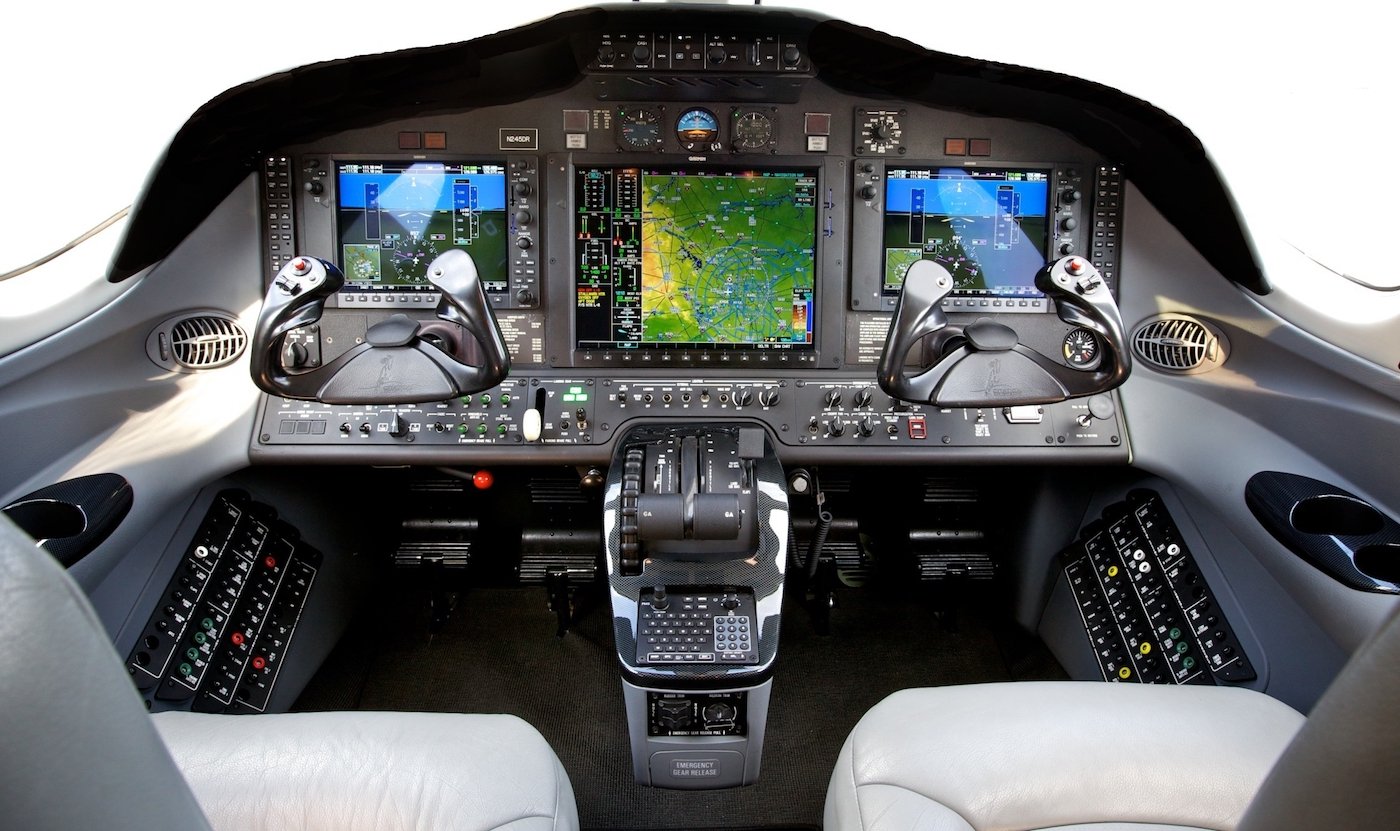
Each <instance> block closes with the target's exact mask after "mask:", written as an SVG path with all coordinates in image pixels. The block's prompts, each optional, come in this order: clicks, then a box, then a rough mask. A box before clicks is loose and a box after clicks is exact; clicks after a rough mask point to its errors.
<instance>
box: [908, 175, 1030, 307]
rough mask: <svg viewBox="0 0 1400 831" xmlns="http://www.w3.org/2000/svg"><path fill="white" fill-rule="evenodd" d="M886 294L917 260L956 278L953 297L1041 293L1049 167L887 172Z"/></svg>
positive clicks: (1013, 295)
mask: <svg viewBox="0 0 1400 831" xmlns="http://www.w3.org/2000/svg"><path fill="white" fill-rule="evenodd" d="M885 180H886V181H885V227H884V252H885V282H884V293H885V294H886V295H893V294H898V293H899V289H900V286H901V285H902V284H903V283H904V274H905V272H906V271H908V270H909V266H911V265H913V264H914V263H915V262H916V261H918V260H921V259H923V260H933V261H934V262H936V263H938V264H939V265H941V266H943V267H944V268H946V269H948V273H949V274H951V275H952V276H953V286H954V288H953V294H954V295H963V296H973V297H979V296H980V297H1017V298H1027V297H1043V296H1044V295H1042V294H1041V292H1039V291H1037V290H1036V288H1035V275H1036V272H1038V271H1039V270H1040V269H1041V268H1043V267H1044V266H1045V256H1046V245H1047V238H1048V235H1049V223H1048V217H1047V213H1048V210H1049V205H1050V174H1049V171H1048V170H1017V169H992V168H961V167H932V168H930V167H902V168H901V167H892V168H888V169H886V171H885Z"/></svg>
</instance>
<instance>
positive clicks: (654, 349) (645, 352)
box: [550, 156, 840, 365]
mask: <svg viewBox="0 0 1400 831" xmlns="http://www.w3.org/2000/svg"><path fill="white" fill-rule="evenodd" d="M570 162H571V163H570V164H569V165H567V167H557V166H556V165H553V164H551V166H550V167H551V172H552V173H553V172H555V171H556V170H557V171H558V172H559V173H560V174H562V175H561V176H560V177H559V178H558V181H557V183H556V184H552V185H551V187H557V186H563V187H565V188H567V193H568V200H567V202H568V207H567V211H568V216H567V220H566V223H567V228H566V229H563V230H565V231H566V233H567V234H568V240H569V242H568V246H569V247H568V251H569V254H570V265H569V268H568V278H569V279H568V284H567V286H565V287H564V288H565V289H566V292H567V294H566V297H567V302H568V309H569V320H570V330H569V347H570V351H571V354H573V355H574V361H573V363H574V365H588V364H624V365H626V364H632V365H635V364H663V365H664V364H674V363H682V364H689V363H700V364H740V365H743V364H749V363H759V364H767V363H778V364H815V363H816V361H817V355H818V353H819V351H820V349H821V343H822V339H823V337H824V336H825V333H824V330H829V329H830V328H831V326H832V324H831V322H830V321H828V320H826V319H825V318H827V317H829V316H830V314H829V312H830V310H831V309H832V308H835V309H837V310H838V311H839V307H840V303H839V302H836V300H835V299H833V298H830V297H828V296H826V294H825V292H824V290H823V289H824V285H823V284H824V278H823V274H824V273H825V272H826V271H827V270H828V269H829V268H830V264H829V263H828V262H827V255H826V248H827V246H826V233H825V232H824V228H830V223H831V218H830V217H831V210H832V208H833V207H834V205H833V201H832V200H831V198H830V194H829V192H828V190H827V187H828V185H827V184H826V183H827V181H828V179H829V177H827V175H826V170H825V167H826V166H825V163H824V160H812V159H769V160H764V161H763V163H762V164H756V163H754V160H744V161H734V160H725V161H720V162H713V163H710V162H707V161H706V160H697V159H696V157H689V158H686V159H683V158H678V157H674V156H671V157H666V156H648V157H644V158H630V159H628V160H627V161H626V162H620V161H619V160H618V159H617V158H616V157H607V156H602V157H598V156H579V157H571V158H570ZM589 169H608V170H629V169H643V170H659V171H663V172H677V173H696V174H702V175H732V174H736V173H746V172H755V173H760V174H762V173H769V174H798V175H807V176H811V177H813V179H814V182H815V187H814V191H813V196H814V204H813V228H812V232H813V254H812V265H811V268H812V291H811V300H810V310H809V312H808V322H809V326H810V331H811V338H810V340H809V341H808V342H806V343H801V342H781V343H714V344H697V343H693V342H690V343H683V344H666V343H644V342H638V343H636V344H634V345H628V346H626V347H618V346H616V345H615V343H616V342H603V343H598V342H587V341H581V339H580V332H579V306H578V296H577V292H578V289H579V287H580V275H579V268H580V265H579V255H578V249H577V248H576V243H577V239H576V228H577V226H576V224H575V223H576V221H577V218H578V216H579V213H580V211H581V209H582V197H581V195H580V194H579V193H578V188H577V187H576V183H577V181H578V179H577V177H578V176H579V175H580V174H581V173H582V172H583V171H585V170H589ZM838 267H839V266H838ZM554 296H555V297H559V296H560V294H559V293H556V294H554Z"/></svg>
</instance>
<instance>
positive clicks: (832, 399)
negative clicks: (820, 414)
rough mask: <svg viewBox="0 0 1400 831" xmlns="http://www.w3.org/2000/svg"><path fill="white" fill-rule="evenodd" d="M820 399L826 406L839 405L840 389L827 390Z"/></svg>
mask: <svg viewBox="0 0 1400 831" xmlns="http://www.w3.org/2000/svg"><path fill="white" fill-rule="evenodd" d="M822 401H824V402H825V403H826V406H828V407H839V406H841V391H840V390H827V391H826V395H824V396H822Z"/></svg>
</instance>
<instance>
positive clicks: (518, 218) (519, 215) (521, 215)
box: [515, 208, 535, 225]
mask: <svg viewBox="0 0 1400 831" xmlns="http://www.w3.org/2000/svg"><path fill="white" fill-rule="evenodd" d="M534 218H535V215H534V214H532V213H530V212H529V211H527V210H525V209H524V208H521V209H520V210H518V211H516V212H515V224H516V225H529V224H530V220H532V219H534Z"/></svg>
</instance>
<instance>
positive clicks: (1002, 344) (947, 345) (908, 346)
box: [878, 257, 1132, 407]
mask: <svg viewBox="0 0 1400 831" xmlns="http://www.w3.org/2000/svg"><path fill="white" fill-rule="evenodd" d="M1035 285H1036V288H1038V289H1040V290H1041V291H1043V292H1045V294H1046V296H1047V297H1049V298H1050V299H1051V300H1053V301H1054V302H1055V308H1056V313H1057V314H1058V315H1059V317H1060V319H1061V320H1063V321H1064V322H1066V323H1069V324H1071V325H1073V326H1082V327H1084V328H1086V329H1089V330H1091V331H1092V332H1094V333H1095V334H1096V335H1097V336H1098V337H1099V338H1101V339H1102V340H1103V343H1104V350H1103V351H1104V355H1103V360H1102V361H1101V362H1100V363H1099V364H1098V365H1097V367H1096V368H1095V369H1094V370H1093V371H1085V370H1082V369H1075V368H1072V367H1069V366H1066V365H1064V364H1061V363H1059V362H1058V361H1056V360H1053V359H1051V358H1048V357H1046V356H1044V355H1042V354H1040V353H1039V352H1037V351H1035V350H1034V349H1031V348H1029V347H1027V346H1025V345H1023V344H1022V343H1020V340H1019V337H1018V336H1017V334H1016V331H1015V330H1014V329H1012V328H1011V327H1010V326H1006V325H1004V324H1002V323H998V322H996V321H993V320H988V319H983V320H979V321H977V322H975V323H972V324H969V325H967V326H963V327H958V326H950V325H949V323H948V317H947V315H946V314H944V312H943V308H942V303H943V299H944V298H945V297H947V296H948V294H949V293H951V292H952V290H953V278H952V277H951V276H950V275H949V274H948V272H947V271H946V270H945V269H944V268H943V267H942V266H940V265H938V264H937V263H935V262H933V261H931V260H919V261H918V262H915V263H914V264H913V265H912V266H910V267H909V271H908V272H907V273H906V274H905V277H904V289H903V292H902V293H901V294H900V298H899V304H898V305H897V306H895V312H894V319H893V320H892V321H891V322H890V329H889V334H888V335H887V336H886V339H885V348H884V351H883V352H882V353H881V354H880V363H879V368H878V372H879V380H880V387H881V389H883V390H884V391H885V392H887V393H889V394H890V395H891V396H893V397H894V398H896V399H899V400H903V401H912V402H918V403H929V404H935V405H937V406H939V407H1015V406H1021V405H1029V404H1050V403H1054V402H1056V401H1064V400H1065V399H1067V398H1079V397H1082V396H1086V395H1096V394H1098V393H1102V392H1107V391H1108V390H1111V389H1113V388H1114V387H1117V386H1118V385H1119V384H1122V383H1123V381H1125V380H1126V379H1127V377H1128V372H1129V370H1130V369H1131V368H1132V359H1131V357H1130V356H1129V352H1128V346H1127V339H1126V338H1125V337H1124V335H1123V320H1122V317H1120V315H1119V313H1118V306H1117V304H1116V303H1114V301H1113V296H1112V294H1111V293H1110V292H1109V290H1108V287H1107V285H1105V283H1104V281H1103V278H1102V276H1100V274H1099V272H1098V270H1097V269H1095V268H1094V266H1093V265H1092V264H1091V263H1090V262H1089V261H1088V260H1085V259H1083V258H1082V257H1062V258H1061V259H1059V260H1056V261H1055V262H1053V263H1051V264H1049V265H1047V266H1046V267H1045V268H1044V269H1042V270H1041V271H1040V273H1039V274H1037V275H1036V278H1035ZM925 339H928V343H929V347H930V351H931V353H932V354H933V355H934V356H935V357H934V359H933V362H932V363H931V364H929V365H925V366H922V367H921V368H920V369H918V370H916V371H914V372H912V373H911V372H909V371H907V370H906V369H905V366H904V364H905V361H906V359H907V358H908V355H909V353H910V351H911V350H912V349H914V348H915V347H917V346H919V345H920V344H921V343H923V342H924V341H925Z"/></svg>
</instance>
